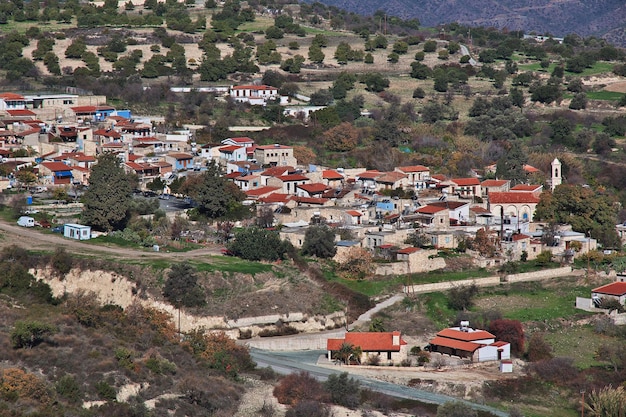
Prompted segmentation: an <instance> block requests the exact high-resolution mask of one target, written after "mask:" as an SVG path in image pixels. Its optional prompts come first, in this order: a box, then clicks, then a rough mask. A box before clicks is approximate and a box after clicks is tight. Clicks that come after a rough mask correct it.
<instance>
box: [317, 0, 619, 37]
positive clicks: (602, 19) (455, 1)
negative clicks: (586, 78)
mask: <svg viewBox="0 0 626 417" xmlns="http://www.w3.org/2000/svg"><path fill="white" fill-rule="evenodd" d="M320 1H321V2H322V3H324V4H327V5H333V6H337V7H339V8H342V9H346V10H349V11H352V12H356V13H359V14H362V15H371V14H373V13H374V12H376V11H377V10H381V9H382V10H384V11H386V12H387V13H389V14H391V15H395V16H398V17H402V18H418V19H419V20H420V22H421V23H422V24H423V25H424V26H436V25H438V24H442V23H450V22H459V23H462V24H467V25H472V26H493V27H497V28H499V29H502V28H508V29H511V30H523V31H525V32H526V33H529V32H531V31H535V32H537V33H538V34H544V33H546V32H549V33H551V34H552V35H554V36H560V37H562V36H564V35H566V34H568V33H577V34H579V35H581V36H585V37H586V36H591V35H595V36H599V37H605V38H606V39H607V40H609V41H611V42H613V43H615V44H617V45H622V46H626V27H625V25H624V22H625V21H626V3H625V2H624V1H623V0H387V1H385V2H383V3H380V2H379V1H378V0H320Z"/></svg>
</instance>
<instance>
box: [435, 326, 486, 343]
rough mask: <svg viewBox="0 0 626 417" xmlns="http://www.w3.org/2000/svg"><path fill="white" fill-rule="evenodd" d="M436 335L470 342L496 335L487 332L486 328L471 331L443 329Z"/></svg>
mask: <svg viewBox="0 0 626 417" xmlns="http://www.w3.org/2000/svg"><path fill="white" fill-rule="evenodd" d="M437 336H440V337H447V338H450V339H456V340H463V341H465V342H471V341H475V340H483V339H495V338H496V337H495V336H494V335H492V334H491V333H489V332H488V331H486V330H476V331H473V332H462V331H460V330H456V329H450V328H448V329H443V330H442V331H440V332H439V333H437Z"/></svg>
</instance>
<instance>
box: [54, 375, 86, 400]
mask: <svg viewBox="0 0 626 417" xmlns="http://www.w3.org/2000/svg"><path fill="white" fill-rule="evenodd" d="M54 389H55V390H56V392H57V394H59V395H60V396H61V397H63V398H65V399H66V400H67V401H69V402H71V403H77V402H79V401H80V400H81V398H83V393H82V390H81V388H80V384H79V383H78V382H76V378H74V377H73V376H72V375H67V374H66V375H63V376H62V377H61V378H59V380H58V381H57V383H56V384H54Z"/></svg>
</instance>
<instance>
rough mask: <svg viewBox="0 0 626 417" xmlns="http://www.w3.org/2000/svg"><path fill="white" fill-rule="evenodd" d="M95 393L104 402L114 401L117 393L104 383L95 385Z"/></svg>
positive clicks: (100, 382)
mask: <svg viewBox="0 0 626 417" xmlns="http://www.w3.org/2000/svg"><path fill="white" fill-rule="evenodd" d="M96 392H97V393H98V396H99V397H100V398H101V399H103V400H106V401H115V399H116V398H117V391H116V390H115V388H114V387H112V386H111V385H110V384H109V383H108V382H106V381H99V382H97V383H96Z"/></svg>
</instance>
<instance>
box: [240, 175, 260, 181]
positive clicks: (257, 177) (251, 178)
mask: <svg viewBox="0 0 626 417" xmlns="http://www.w3.org/2000/svg"><path fill="white" fill-rule="evenodd" d="M259 178H261V177H260V176H259V175H246V176H243V177H239V178H236V179H237V181H245V182H248V181H254V180H258V179H259Z"/></svg>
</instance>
